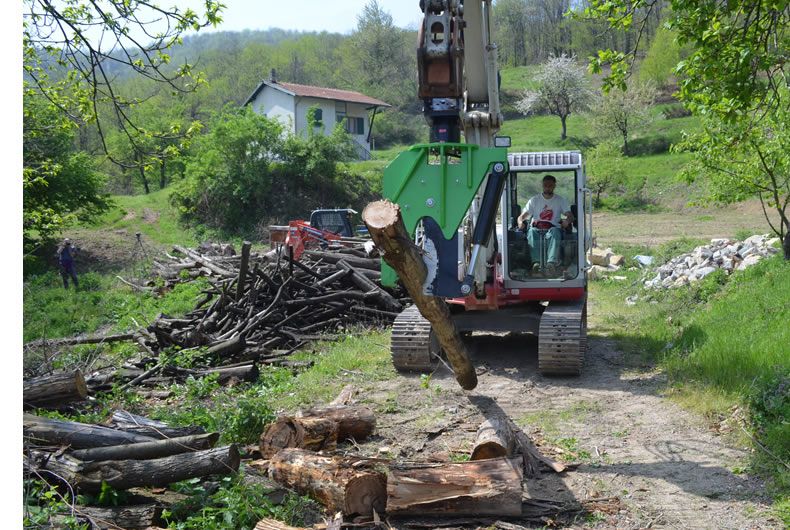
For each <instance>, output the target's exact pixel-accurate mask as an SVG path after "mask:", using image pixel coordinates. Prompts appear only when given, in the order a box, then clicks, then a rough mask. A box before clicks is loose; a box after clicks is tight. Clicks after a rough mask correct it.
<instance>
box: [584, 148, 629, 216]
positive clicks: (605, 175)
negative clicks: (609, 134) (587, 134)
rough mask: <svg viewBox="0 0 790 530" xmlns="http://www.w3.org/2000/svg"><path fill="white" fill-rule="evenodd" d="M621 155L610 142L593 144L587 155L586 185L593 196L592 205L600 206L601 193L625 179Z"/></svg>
mask: <svg viewBox="0 0 790 530" xmlns="http://www.w3.org/2000/svg"><path fill="white" fill-rule="evenodd" d="M623 162H624V160H623V157H622V153H621V151H620V149H619V148H618V146H617V145H616V144H614V143H612V142H603V143H600V144H598V145H596V146H595V149H593V150H592V151H591V152H590V154H589V155H588V156H587V187H589V188H590V189H591V190H592V191H593V193H595V197H593V206H595V207H596V208H597V207H600V206H601V195H602V194H603V193H604V192H605V191H607V190H609V189H611V188H612V186H616V185H617V184H619V183H621V182H623V181H624V180H625V176H626V173H625V168H624V167H623Z"/></svg>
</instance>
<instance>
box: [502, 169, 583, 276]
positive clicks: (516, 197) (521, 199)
mask: <svg viewBox="0 0 790 530" xmlns="http://www.w3.org/2000/svg"><path fill="white" fill-rule="evenodd" d="M547 175H550V176H553V177H554V179H555V185H554V191H553V195H552V196H551V197H550V198H548V199H546V197H545V195H544V193H543V192H544V184H543V183H544V177H546V176H547ZM548 181H549V182H551V179H550V178H549V179H548ZM530 199H533V204H537V205H539V206H538V208H536V209H535V210H536V211H532V212H530V213H531V214H532V216H531V217H530V215H529V214H528V215H527V216H526V219H525V221H524V224H522V225H521V226H519V225H518V220H517V218H518V215H520V214H521V213H523V212H524V211H525V210H526V208H527V205H528V204H529V202H530ZM510 206H511V218H514V217H515V218H516V220H515V223H513V224H511V225H510V226H509V227H508V228H509V230H508V231H507V234H508V261H509V266H508V270H509V272H510V278H511V279H513V280H517V281H530V280H546V279H562V278H575V277H576V276H577V275H578V273H579V265H578V259H577V257H578V256H577V255H578V230H577V227H578V224H577V223H576V218H577V216H576V211H577V205H576V172H575V171H550V172H537V171H535V172H520V173H516V174H515V175H514V177H513V180H512V181H511V194H510ZM517 208H518V213H516V209H517ZM568 211H570V212H571V216H572V217H573V219H572V222H570V223H566V222H564V221H565V219H566V212H568ZM514 224H515V227H514ZM563 224H567V225H568V226H567V227H564V226H563Z"/></svg>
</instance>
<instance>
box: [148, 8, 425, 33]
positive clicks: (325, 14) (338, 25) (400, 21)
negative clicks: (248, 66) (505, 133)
mask: <svg viewBox="0 0 790 530" xmlns="http://www.w3.org/2000/svg"><path fill="white" fill-rule="evenodd" d="M222 3H224V4H225V5H226V7H225V9H224V10H223V14H222V18H223V22H222V24H220V25H219V26H218V27H217V28H216V29H217V30H219V31H241V30H244V29H268V28H281V29H292V30H300V31H329V32H336V33H350V32H351V31H352V30H353V29H354V28H355V27H356V25H357V15H358V14H359V13H360V12H362V8H363V7H364V6H365V4H367V3H368V0H288V1H283V0H279V1H274V0H258V1H255V0H224V1H223V2H222ZM201 4H202V1H198V0H187V1H181V2H178V6H179V7H187V6H189V7H191V8H192V9H194V10H195V11H198V10H199V9H200V6H201ZM161 5H167V2H161ZM379 5H380V6H381V7H382V8H383V9H384V11H386V12H388V13H389V14H390V15H392V19H393V22H394V23H395V25H396V26H400V27H404V28H412V29H416V28H417V26H418V25H419V23H420V21H421V20H422V12H421V11H420V3H419V0H379Z"/></svg>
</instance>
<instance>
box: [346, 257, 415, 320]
mask: <svg viewBox="0 0 790 530" xmlns="http://www.w3.org/2000/svg"><path fill="white" fill-rule="evenodd" d="M337 268H338V269H341V270H344V271H347V272H348V273H349V274H350V278H351V281H352V283H353V284H354V285H356V286H357V287H358V288H359V289H361V290H362V291H363V292H366V293H369V292H374V293H376V298H377V299H378V300H379V301H380V302H381V304H382V305H383V306H384V307H385V308H386V309H387V310H388V311H400V310H401V309H403V306H402V305H401V303H400V302H398V301H397V300H395V298H393V296H392V295H391V294H389V293H388V292H387V291H385V290H384V289H382V288H381V287H379V286H378V285H376V283H375V282H373V280H369V279H368V278H367V277H365V276H364V275H362V274H360V273H359V272H358V271H357V270H356V269H355V268H354V267H352V266H351V265H350V264H349V263H348V262H347V261H346V260H340V261H338V262H337Z"/></svg>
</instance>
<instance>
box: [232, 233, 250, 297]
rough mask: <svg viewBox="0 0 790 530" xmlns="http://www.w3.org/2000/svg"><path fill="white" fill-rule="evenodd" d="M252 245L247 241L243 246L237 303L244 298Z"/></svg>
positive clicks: (237, 284)
mask: <svg viewBox="0 0 790 530" xmlns="http://www.w3.org/2000/svg"><path fill="white" fill-rule="evenodd" d="M251 248H252V243H250V242H249V241H245V242H244V243H242V244H241V264H240V265H239V278H238V280H236V302H238V301H239V300H241V297H242V296H244V287H245V284H246V283H247V271H248V269H249V264H250V249H251Z"/></svg>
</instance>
